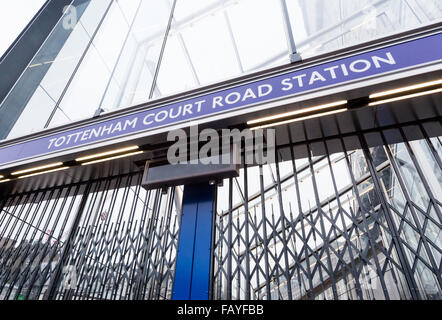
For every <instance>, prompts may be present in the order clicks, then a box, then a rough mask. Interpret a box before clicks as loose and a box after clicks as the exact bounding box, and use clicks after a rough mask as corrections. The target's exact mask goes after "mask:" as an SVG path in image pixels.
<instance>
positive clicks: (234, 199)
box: [0, 122, 442, 300]
mask: <svg viewBox="0 0 442 320" xmlns="http://www.w3.org/2000/svg"><path fill="white" fill-rule="evenodd" d="M440 129H441V126H440V122H429V123H424V124H417V125H413V126H409V127H399V128H392V129H389V130H384V131H372V132H369V133H364V134H362V133H361V134H359V135H351V134H348V135H344V134H343V135H341V136H339V137H336V138H335V139H328V140H315V141H312V142H310V143H307V144H305V143H302V144H301V143H298V144H297V143H290V144H288V145H286V146H282V147H279V148H278V150H277V156H278V160H279V161H277V163H272V164H268V165H263V166H251V167H248V166H245V167H244V168H243V169H241V175H240V176H239V177H238V178H233V179H227V180H225V181H224V182H223V185H222V186H219V187H218V188H217V191H216V216H215V225H214V226H213V227H214V229H213V230H214V237H213V246H212V248H213V250H212V274H211V291H210V292H209V296H210V297H211V298H212V299H441V297H442V290H441V288H442V279H441V271H442V263H441V259H442V234H441V230H442V214H441V210H442V170H441V168H442V161H441V159H442V140H441V137H431V138H430V137H429V136H434V132H440ZM430 133H432V134H431V135H430ZM410 134H411V135H412V136H410ZM141 178H142V176H141V173H135V174H129V175H120V176H115V177H111V178H105V179H100V180H94V181H90V182H87V183H78V184H72V185H65V186H61V187H54V188H50V189H44V190H39V191H37V192H28V193H20V194H11V195H9V196H8V197H6V198H3V199H0V209H1V211H0V299H2V300H3V299H59V300H61V299H73V300H79V299H84V300H86V299H87V300H91V299H140V300H142V299H171V298H172V290H173V285H174V276H175V264H176V260H177V248H178V238H179V236H178V235H179V231H180V224H181V221H180V220H181V219H180V217H181V206H182V192H183V188H182V187H177V188H169V189H167V190H153V191H146V190H144V189H143V188H142V187H141V186H140V185H141Z"/></svg>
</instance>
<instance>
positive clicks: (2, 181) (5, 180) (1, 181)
mask: <svg viewBox="0 0 442 320" xmlns="http://www.w3.org/2000/svg"><path fill="white" fill-rule="evenodd" d="M8 181H11V179H4V180H0V183H5V182H8Z"/></svg>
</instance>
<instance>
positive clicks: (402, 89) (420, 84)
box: [369, 79, 442, 99]
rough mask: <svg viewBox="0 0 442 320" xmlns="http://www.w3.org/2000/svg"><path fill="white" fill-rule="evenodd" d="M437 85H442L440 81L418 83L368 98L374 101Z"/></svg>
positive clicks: (378, 93)
mask: <svg viewBox="0 0 442 320" xmlns="http://www.w3.org/2000/svg"><path fill="white" fill-rule="evenodd" d="M439 84H442V79H438V80H434V81H428V82H423V83H418V84H414V85H411V86H407V87H401V88H397V89H392V90H387V91H382V92H377V93H373V94H371V95H370V96H369V98H370V99H374V98H379V97H385V96H389V95H393V94H396V93H401V92H406V91H411V90H417V89H422V88H426V87H431V86H435V85H439Z"/></svg>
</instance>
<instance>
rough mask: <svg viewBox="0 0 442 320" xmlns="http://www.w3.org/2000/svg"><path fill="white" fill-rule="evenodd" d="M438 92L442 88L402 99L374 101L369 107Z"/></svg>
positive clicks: (402, 97)
mask: <svg viewBox="0 0 442 320" xmlns="http://www.w3.org/2000/svg"><path fill="white" fill-rule="evenodd" d="M438 92H442V88H438V89H433V90H428V91H423V92H417V93H413V94H407V95H405V96H400V97H395V98H390V99H384V100H379V101H374V102H370V103H369V104H368V105H369V106H370V107H371V106H377V105H379V104H384V103H389V102H394V101H400V100H405V99H410V98H416V97H420V96H425V95H428V94H432V93H438Z"/></svg>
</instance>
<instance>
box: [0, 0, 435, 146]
mask: <svg viewBox="0 0 442 320" xmlns="http://www.w3.org/2000/svg"><path fill="white" fill-rule="evenodd" d="M441 19H442V1H441V0H419V1H417V0H155V1H154V0H74V1H73V2H72V5H71V7H69V8H68V9H67V10H66V12H65V14H64V16H63V18H62V19H61V20H60V21H59V23H58V24H57V25H56V26H55V28H54V30H53V31H52V33H51V34H50V36H49V37H48V39H47V40H46V42H45V43H44V45H43V46H42V47H41V48H40V50H39V52H38V53H37V54H36V55H35V57H34V59H33V61H32V62H31V63H30V64H29V66H28V68H27V69H26V70H25V72H24V73H23V74H22V76H21V78H20V79H19V80H18V81H17V83H16V85H15V87H14V88H13V89H12V90H11V92H10V93H9V95H8V96H7V98H5V100H4V101H2V103H1V105H0V110H1V108H4V107H7V106H8V105H9V106H14V107H17V108H19V109H22V110H23V112H22V114H21V116H20V118H19V119H18V120H17V121H16V122H13V123H10V124H8V125H10V128H9V129H10V133H9V135H8V136H5V137H0V139H4V138H12V137H17V136H21V135H24V134H28V133H31V132H35V131H40V130H42V129H44V128H49V127H54V126H58V125H61V124H65V123H69V122H71V121H76V120H80V119H84V118H90V117H92V116H94V115H96V114H99V113H100V110H104V111H110V110H115V109H119V108H125V107H129V106H133V105H136V104H140V103H144V102H147V101H149V100H152V99H156V98H159V97H164V96H168V95H171V94H175V93H179V92H185V91H187V90H190V89H195V88H198V87H201V86H205V85H208V84H213V83H217V82H220V81H223V80H228V79H232V78H235V77H238V76H240V75H242V74H246V73H251V72H255V71H257V70H262V69H267V68H270V67H273V66H278V65H283V64H288V63H290V62H293V61H291V59H292V58H293V56H294V55H293V54H294V53H296V52H297V53H299V54H300V56H301V58H307V57H312V56H315V55H318V54H322V53H325V52H330V51H333V50H337V49H341V48H345V47H348V46H351V45H355V44H358V43H363V42H366V41H370V40H373V39H377V38H380V37H383V36H386V35H390V34H394V33H397V32H402V31H405V30H409V29H413V28H417V27H420V26H423V25H428V24H432V23H435V22H438V21H441Z"/></svg>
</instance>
